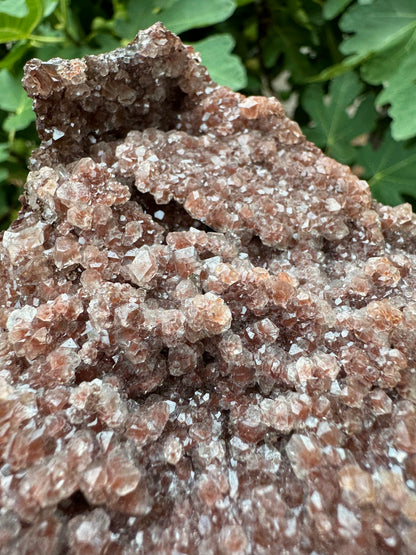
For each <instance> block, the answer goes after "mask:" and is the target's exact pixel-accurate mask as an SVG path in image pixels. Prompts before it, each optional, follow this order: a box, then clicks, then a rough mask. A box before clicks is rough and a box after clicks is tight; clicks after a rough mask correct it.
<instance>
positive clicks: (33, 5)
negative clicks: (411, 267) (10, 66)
mask: <svg viewBox="0 0 416 555" xmlns="http://www.w3.org/2000/svg"><path fill="white" fill-rule="evenodd" d="M26 6H27V14H26V15H25V16H24V17H16V16H12V15H8V14H4V13H0V43H2V42H10V41H15V40H20V39H26V38H28V37H29V35H30V33H31V32H32V31H33V29H35V27H37V25H38V24H39V22H40V20H41V19H42V16H43V2H42V0H26Z"/></svg>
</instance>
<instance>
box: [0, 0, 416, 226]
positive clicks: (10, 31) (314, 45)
mask: <svg viewBox="0 0 416 555" xmlns="http://www.w3.org/2000/svg"><path fill="white" fill-rule="evenodd" d="M158 20H160V21H162V22H163V23H164V24H165V25H166V26H167V27H168V28H169V29H171V30H172V31H174V32H175V33H178V34H179V35H180V36H181V37H182V39H183V41H184V42H187V43H192V44H194V46H195V48H196V49H197V50H198V51H200V52H201V55H202V60H203V63H205V65H206V66H207V67H208V69H209V70H210V72H211V75H212V77H213V78H214V79H215V80H216V81H217V82H219V83H221V84H223V85H228V86H230V87H231V88H233V89H234V90H241V91H242V92H244V93H246V94H265V95H275V96H277V97H278V98H279V99H280V100H281V101H282V102H283V103H284V105H285V107H286V110H287V112H288V114H289V115H290V116H291V117H294V118H295V119H296V120H297V121H298V122H299V123H300V124H301V126H302V128H303V130H304V132H305V134H306V135H307V137H308V138H309V139H310V140H312V141H314V142H315V143H316V144H317V145H318V146H319V147H321V148H322V149H323V150H324V151H325V152H327V153H328V154H329V155H330V156H332V157H334V158H336V159H337V160H339V161H340V162H343V163H346V164H349V165H350V166H351V167H352V168H353V171H355V172H356V173H357V175H359V176H360V177H362V178H365V179H368V181H369V183H370V186H371V188H372V190H373V194H374V195H375V196H376V198H377V199H379V200H380V201H382V202H384V203H387V204H399V203H401V202H411V203H412V204H413V206H414V207H416V101H415V98H416V94H415V92H416V2H415V0H112V1H111V0H0V226H1V227H7V226H8V224H9V223H10V221H11V220H12V219H13V218H14V217H15V216H16V213H17V210H18V209H19V202H18V196H19V194H20V192H21V187H22V185H23V183H24V181H25V177H26V173H27V169H26V163H27V158H28V156H29V155H30V152H31V151H32V149H33V148H34V147H35V146H36V145H37V135H36V130H35V125H34V119H35V118H34V114H33V111H32V107H31V101H30V100H29V99H28V98H27V97H26V95H25V93H24V91H23V89H22V87H21V85H20V79H21V77H22V72H23V65H24V63H25V62H26V61H27V60H28V59H30V58H32V57H37V58H40V59H43V60H47V59H49V58H52V57H56V56H60V57H64V58H69V57H71V58H72V57H79V56H83V55H85V54H97V53H100V52H104V51H108V50H112V49H113V48H116V47H118V46H120V45H124V44H126V43H127V42H128V41H129V40H131V39H132V38H133V37H134V36H135V34H136V32H137V31H138V30H139V29H143V28H146V27H148V26H149V25H151V24H152V23H154V22H155V21H158Z"/></svg>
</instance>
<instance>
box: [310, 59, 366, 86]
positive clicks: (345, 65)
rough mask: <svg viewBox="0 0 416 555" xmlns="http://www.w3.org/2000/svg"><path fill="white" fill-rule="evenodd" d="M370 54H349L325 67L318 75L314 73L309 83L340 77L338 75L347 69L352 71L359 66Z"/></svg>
mask: <svg viewBox="0 0 416 555" xmlns="http://www.w3.org/2000/svg"><path fill="white" fill-rule="evenodd" d="M367 57H368V56H366V55H365V56H360V55H357V56H348V58H345V59H344V60H342V62H340V63H339V64H334V65H332V66H329V67H326V68H325V69H323V70H322V71H321V72H320V73H318V75H314V76H313V77H309V78H308V79H307V81H308V82H309V83H317V82H320V81H329V79H334V77H338V75H342V74H343V73H346V72H347V71H351V70H353V69H355V68H356V67H357V66H359V65H360V64H361V63H362V62H363V61H364V60H366V59H367Z"/></svg>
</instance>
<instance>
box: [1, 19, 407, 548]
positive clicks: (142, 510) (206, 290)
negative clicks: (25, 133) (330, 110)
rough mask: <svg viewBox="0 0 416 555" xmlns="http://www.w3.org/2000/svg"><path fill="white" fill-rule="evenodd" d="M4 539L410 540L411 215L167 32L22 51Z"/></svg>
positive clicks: (4, 351) (4, 317)
mask: <svg viewBox="0 0 416 555" xmlns="http://www.w3.org/2000/svg"><path fill="white" fill-rule="evenodd" d="M24 86H25V88H26V90H27V92H28V94H29V95H30V96H31V97H32V98H34V100H35V110H36V113H37V125H38V130H39V134H40V137H41V139H42V145H41V147H40V148H39V149H38V150H37V151H36V152H35V153H34V155H33V158H32V162H31V164H32V167H31V172H30V174H29V177H28V180H27V185H26V194H25V197H24V206H23V208H22V211H21V213H20V215H19V218H18V220H17V221H16V222H14V223H13V224H12V226H11V228H10V229H9V230H8V231H5V232H4V234H3V235H2V240H1V243H0V280H1V289H0V361H1V362H0V453H1V460H2V462H1V470H0V506H1V510H0V552H1V553H6V554H16V555H23V554H29V553H36V554H49V553H51V554H52V553H70V554H80V555H81V554H87V553H88V554H101V553H103V554H105V553H108V554H111V555H113V554H136V553H141V554H145V555H151V554H157V555H163V554H166V555H168V554H189V555H193V554H202V555H211V554H212V555H219V554H222V555H243V554H245V555H248V554H256V555H257V554H258V555H266V554H277V553H295V554H310V553H314V554H331V555H332V554H339V555H341V554H348V555H350V554H361V553H362V554H366V555H367V554H370V555H371V554H384V553H386V554H387V553H403V554H407V553H409V554H411V553H415V545H416V373H415V367H416V219H415V216H414V215H413V214H412V211H411V208H410V206H409V205H402V206H398V207H395V208H391V207H387V206H382V205H380V204H378V203H376V202H375V201H373V200H372V199H371V195H370V192H369V189H368V186H367V184H366V183H365V182H363V181H360V180H358V179H357V178H356V177H355V176H354V175H353V174H352V173H351V172H350V170H349V169H348V168H347V167H345V166H342V165H340V164H338V163H337V162H335V161H334V160H331V159H329V158H327V157H326V156H324V155H323V154H322V152H321V151H320V150H319V149H318V148H316V147H315V146H314V145H312V144H310V143H309V142H307V141H306V140H305V138H304V137H303V135H302V133H301V131H300V129H299V127H298V125H297V124H296V123H294V122H292V121H290V120H289V119H288V118H286V117H285V115H284V113H283V111H282V108H281V106H280V104H279V103H278V102H277V101H276V100H272V99H267V98H257V97H251V98H245V97H244V96H242V95H240V94H236V93H233V92H232V91H230V90H229V89H227V88H224V87H220V86H217V85H216V84H215V83H213V82H212V81H211V79H210V77H209V75H208V74H207V71H206V69H205V68H204V67H203V66H201V65H200V64H199V61H198V56H197V55H196V54H195V52H194V51H193V49H192V48H190V47H186V46H184V45H183V44H182V43H181V42H180V40H179V39H178V38H177V37H176V36H174V35H172V34H171V33H170V32H168V31H167V30H166V29H165V28H164V27H163V26H161V25H160V24H157V25H155V26H153V27H151V28H150V29H149V30H147V31H144V32H141V33H139V35H138V37H137V38H136V40H135V41H134V42H132V43H131V44H130V45H128V46H127V47H126V48H125V49H119V50H116V51H115V52H111V53H109V54H105V55H100V56H87V57H86V58H84V59H82V60H71V61H67V60H61V59H53V60H51V61H49V62H40V61H39V60H33V61H31V62H29V63H28V64H27V66H26V72H25V77H24Z"/></svg>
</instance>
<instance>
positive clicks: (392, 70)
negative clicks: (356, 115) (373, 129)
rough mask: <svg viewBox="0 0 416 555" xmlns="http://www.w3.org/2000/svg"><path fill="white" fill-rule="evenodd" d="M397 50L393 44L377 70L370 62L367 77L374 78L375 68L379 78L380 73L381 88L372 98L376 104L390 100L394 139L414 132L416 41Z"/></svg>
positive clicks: (415, 127) (398, 139) (415, 112)
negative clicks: (382, 85) (407, 47)
mask: <svg viewBox="0 0 416 555" xmlns="http://www.w3.org/2000/svg"><path fill="white" fill-rule="evenodd" d="M400 51H401V54H400V52H399V49H398V48H397V49H396V51H395V52H394V53H393V55H392V56H391V57H389V59H388V61H384V63H383V61H380V68H379V69H378V70H375V69H373V70H371V67H372V66H373V67H374V64H371V66H370V78H372V79H373V80H378V79H377V78H376V77H375V75H374V74H375V73H376V71H378V72H379V78H380V77H384V80H383V84H384V90H383V91H382V92H381V93H380V94H379V95H378V97H377V101H376V102H377V105H379V106H383V105H384V104H390V107H389V109H388V113H389V115H390V116H391V118H392V119H393V123H392V135H393V138H394V139H396V140H397V141H401V140H405V139H409V138H410V137H413V136H414V135H416V105H415V102H414V98H415V90H416V43H415V42H414V43H413V44H412V48H411V49H410V51H409V50H407V51H406V50H404V49H402V48H400ZM382 72H383V73H382ZM367 75H368V73H367ZM376 75H377V74H376Z"/></svg>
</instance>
